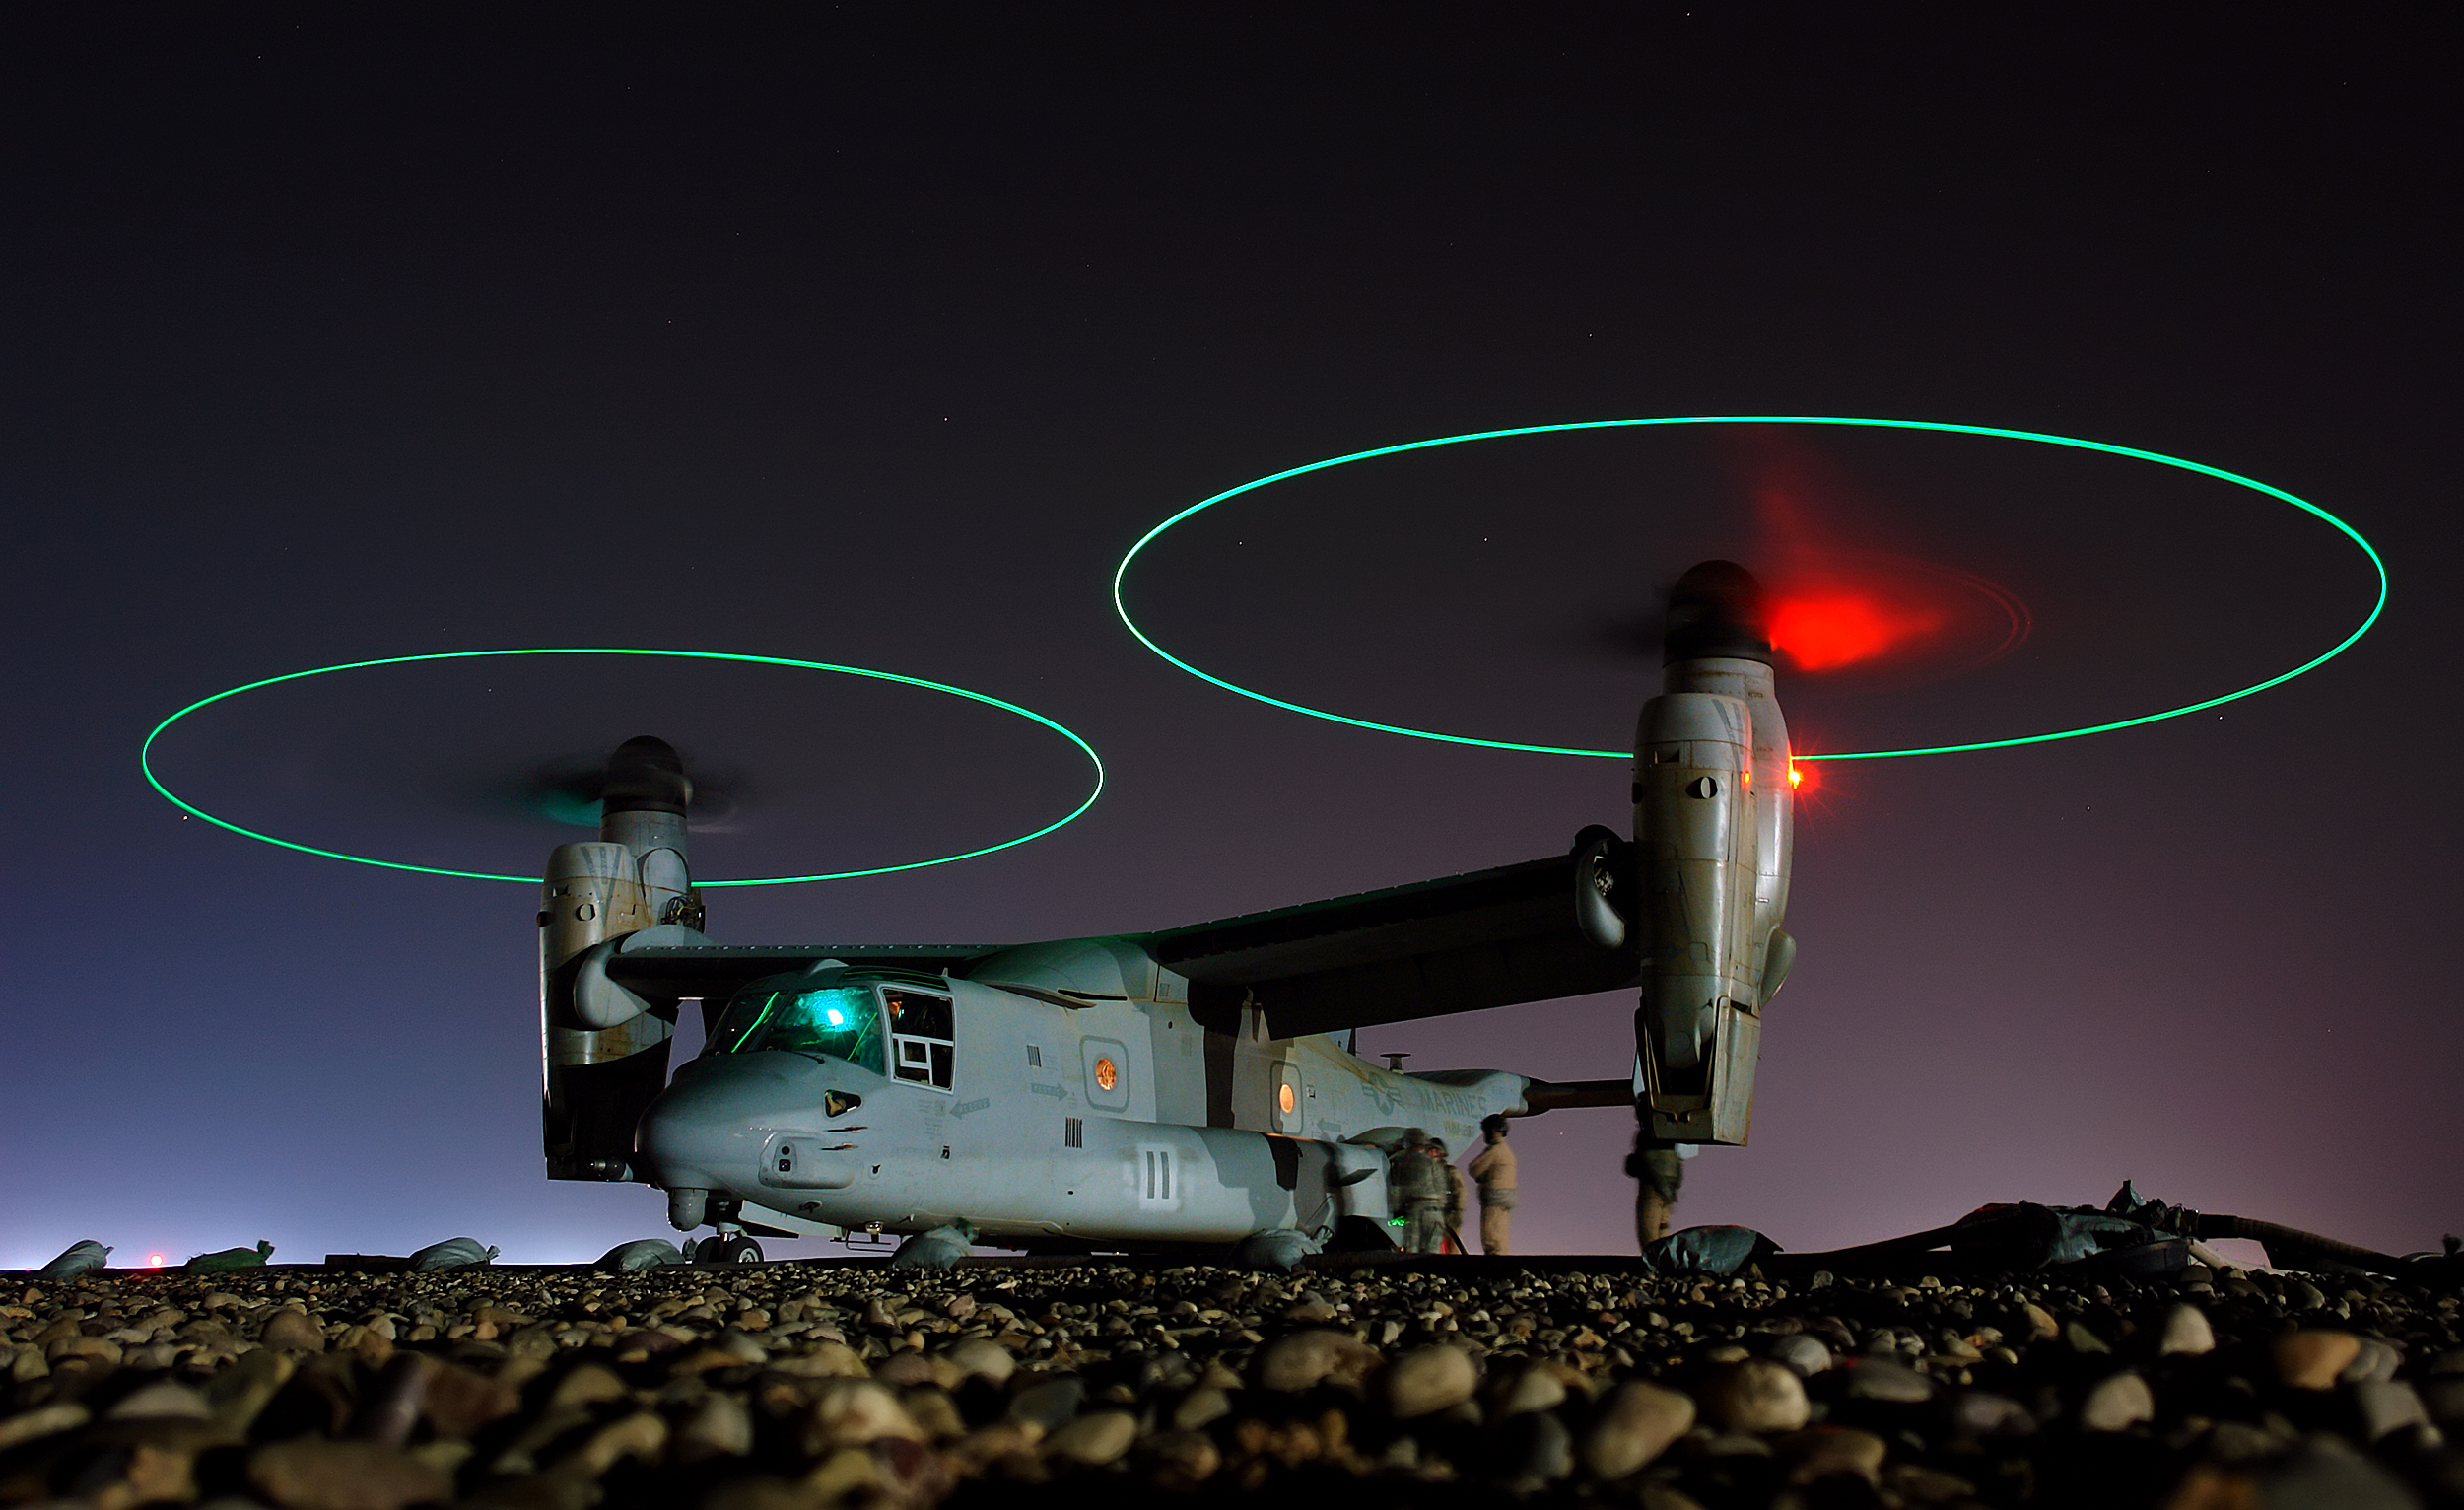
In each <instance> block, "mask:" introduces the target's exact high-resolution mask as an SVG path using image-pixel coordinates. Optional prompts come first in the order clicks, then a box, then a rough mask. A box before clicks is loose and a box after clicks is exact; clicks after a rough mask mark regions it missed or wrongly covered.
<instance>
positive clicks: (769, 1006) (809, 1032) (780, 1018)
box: [705, 986, 886, 1074]
mask: <svg viewBox="0 0 2464 1510" xmlns="http://www.w3.org/2000/svg"><path fill="white" fill-rule="evenodd" d="M772 1049H776V1050H782V1051H785V1052H786V1053H788V1054H804V1055H810V1056H813V1057H814V1058H817V1059H833V1060H842V1061H845V1062H846V1063H848V1064H853V1065H855V1066H856V1068H858V1069H869V1070H871V1071H872V1072H873V1073H874V1074H881V1073H883V1072H884V1069H883V1066H884V1064H886V1059H885V1056H884V1055H883V1052H882V1038H881V1003H880V1001H879V999H878V998H877V997H876V996H875V995H874V994H873V988H872V987H870V986H824V987H820V988H817V989H816V988H805V989H803V990H797V989H795V988H793V987H787V988H763V987H759V986H756V987H753V988H751V989H749V990H747V991H745V992H744V993H742V994H741V995H738V996H737V997H736V998H735V999H734V1000H733V1001H731V1002H729V1003H727V1011H726V1014H725V1015H724V1016H722V1017H720V1018H719V1027H718V1030H717V1031H716V1032H714V1033H712V1034H711V1040H710V1048H709V1049H708V1050H706V1051H705V1052H706V1053H710V1054H757V1053H761V1052H763V1051H765V1050H772Z"/></svg>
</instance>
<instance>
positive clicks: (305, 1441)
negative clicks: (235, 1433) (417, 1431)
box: [248, 1437, 453, 1510]
mask: <svg viewBox="0 0 2464 1510" xmlns="http://www.w3.org/2000/svg"><path fill="white" fill-rule="evenodd" d="M248 1482H250V1483H251V1484H254V1485H255V1486H256V1488H257V1490H258V1491H259V1492H260V1493H262V1494H263V1495H264V1496H265V1497H266V1498H267V1499H268V1500H270V1501H271V1502H273V1503H274V1504H276V1505H279V1506H282V1507H283V1510H402V1507H403V1506H405V1505H419V1504H427V1503H430V1502H432V1501H441V1500H444V1499H446V1498H448V1497H449V1496H450V1495H451V1494H452V1491H453V1484H452V1480H450V1479H449V1478H447V1477H446V1476H445V1474H444V1473H442V1472H441V1471H439V1470H438V1469H436V1468H434V1467H432V1466H431V1465H429V1464H427V1463H425V1462H422V1461H421V1460H419V1459H417V1458H414V1457H411V1456H410V1455H408V1454H406V1453H400V1452H396V1451H394V1450H393V1449H392V1448H389V1447H379V1446H377V1445H376V1444H375V1443H373V1442H324V1441H318V1440H317V1439H315V1438H313V1437H300V1438H296V1439H294V1440H292V1441H288V1442H275V1443H272V1444H270V1445H268V1446H264V1447H260V1448H258V1449H257V1450H256V1451H255V1452H253V1453H250V1454H249V1455H248Z"/></svg>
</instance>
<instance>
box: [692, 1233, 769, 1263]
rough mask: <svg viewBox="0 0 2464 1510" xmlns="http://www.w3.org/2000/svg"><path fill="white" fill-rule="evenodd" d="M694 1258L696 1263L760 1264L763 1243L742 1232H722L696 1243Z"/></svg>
mask: <svg viewBox="0 0 2464 1510" xmlns="http://www.w3.org/2000/svg"><path fill="white" fill-rule="evenodd" d="M692 1259H693V1262H694V1263H696V1264H759V1263H760V1262H761V1261H762V1245H761V1244H759V1243H757V1242H755V1241H753V1240H752V1239H751V1238H749V1237H746V1236H745V1235H744V1234H743V1233H741V1232H737V1233H733V1234H727V1233H721V1234H720V1235H719V1236H716V1237H706V1238H704V1239H702V1240H701V1241H700V1242H699V1243H696V1244H695V1245H694V1246H693V1253H692Z"/></svg>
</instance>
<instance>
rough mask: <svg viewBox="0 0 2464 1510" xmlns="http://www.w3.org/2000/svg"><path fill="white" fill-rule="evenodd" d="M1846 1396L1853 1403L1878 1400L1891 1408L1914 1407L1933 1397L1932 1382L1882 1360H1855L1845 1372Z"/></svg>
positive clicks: (1934, 1386)
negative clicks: (1894, 1406)
mask: <svg viewBox="0 0 2464 1510" xmlns="http://www.w3.org/2000/svg"><path fill="white" fill-rule="evenodd" d="M1847 1389H1848V1395H1849V1398H1850V1399H1852V1400H1879V1401H1884V1402H1887V1403H1889V1404H1892V1405H1902V1406H1913V1405H1919V1404H1922V1403H1923V1402H1925V1401H1928V1400H1931V1399H1933V1398H1934V1395H1935V1392H1936V1389H1937V1386H1936V1385H1935V1383H1934V1381H1933V1380H1931V1379H1928V1378H1926V1377H1925V1376H1924V1375H1923V1374H1920V1373H1918V1372H1917V1371H1916V1370H1915V1369H1912V1368H1910V1367H1908V1366H1907V1365H1906V1364H1905V1363H1893V1362H1890V1361H1888V1360H1886V1359H1882V1358H1864V1359H1860V1360H1858V1363H1857V1365H1856V1367H1854V1368H1852V1369H1850V1370H1849V1371H1848V1386H1847Z"/></svg>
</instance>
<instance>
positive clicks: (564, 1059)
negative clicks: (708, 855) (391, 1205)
mask: <svg viewBox="0 0 2464 1510" xmlns="http://www.w3.org/2000/svg"><path fill="white" fill-rule="evenodd" d="M692 793H693V789H692V785H691V783H689V782H687V781H686V780H685V776H684V767H683V763H682V762H681V761H680V760H679V759H678V758H677V756H676V752H675V751H674V750H672V749H670V748H668V746H667V745H666V744H665V743H663V742H661V741H659V740H656V739H648V738H644V739H632V740H628V741H626V743H625V744H624V745H623V746H621V747H620V748H619V749H618V750H617V751H616V753H615V754H614V755H613V756H612V757H610V759H609V761H608V772H607V781H606V785H605V788H604V789H603V794H602V796H601V800H600V819H599V840H598V842H597V843H595V844H568V845H559V846H558V847H557V848H556V850H555V851H554V852H553V853H551V854H550V855H549V856H548V865H547V873H546V875H545V877H544V878H543V881H542V884H541V888H540V892H541V895H540V906H539V1051H540V1061H541V1063H540V1137H541V1143H542V1146H543V1148H544V1151H545V1153H546V1156H547V1165H548V1177H549V1178H550V1179H555V1180H629V1179H633V1178H635V1172H634V1169H633V1147H634V1129H635V1126H636V1124H638V1123H639V1122H640V1121H641V1117H642V1112H643V1109H644V1108H645V1107H648V1106H649V1105H650V1099H651V1098H652V1097H654V1096H656V1095H657V1094H658V1092H659V1090H660V1089H661V1088H662V1087H664V1086H665V1085H666V1083H667V1058H668V1041H669V1040H670V1039H671V1038H672V1037H673V1036H674V1034H675V1005H676V1004H675V1003H674V1002H672V1001H653V1000H650V999H646V998H644V997H642V996H639V995H635V994H633V993H632V992H630V991H627V990H626V989H625V988H624V987H622V986H620V985H617V984H616V983H615V982H613V981H610V980H609V979H608V978H607V976H606V972H605V965H606V957H607V955H608V954H609V953H610V952H611V951H612V950H613V949H614V948H615V947H617V946H619V945H620V944H621V941H622V940H623V939H625V938H627V937H629V936H631V935H633V934H636V933H640V932H642V931H643V930H645V929H650V928H655V927H676V928H677V931H679V932H680V933H681V932H683V931H684V928H683V927H679V925H690V926H691V927H697V928H698V927H699V926H700V923H701V920H702V905H701V897H700V894H699V893H698V892H696V891H695V890H694V889H693V877H692V871H691V869H690V867H689V865H688V864H687V862H686V858H685V809H686V806H687V804H688V803H689V802H690V801H691V799H692Z"/></svg>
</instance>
